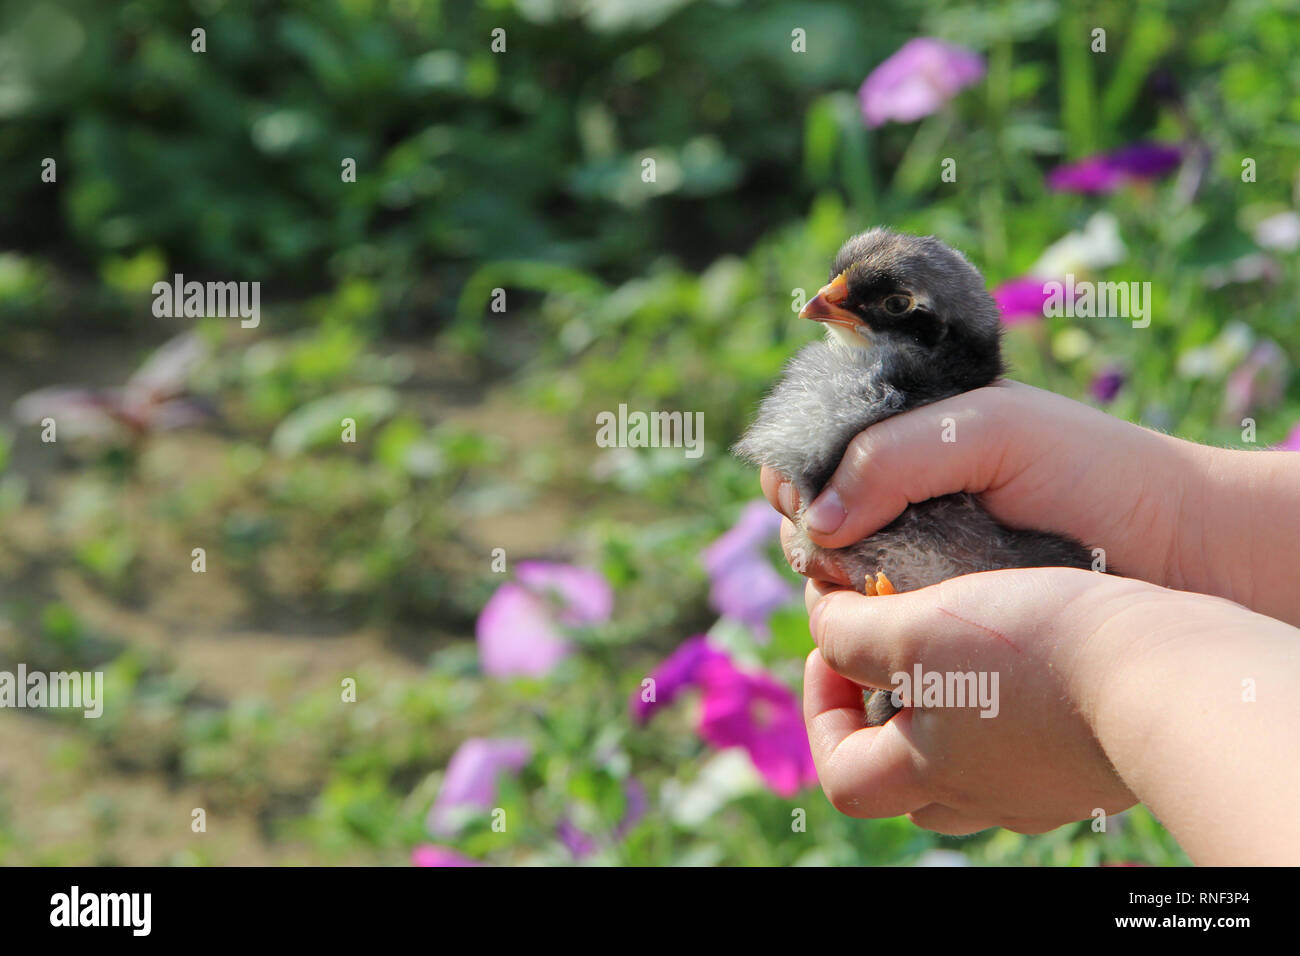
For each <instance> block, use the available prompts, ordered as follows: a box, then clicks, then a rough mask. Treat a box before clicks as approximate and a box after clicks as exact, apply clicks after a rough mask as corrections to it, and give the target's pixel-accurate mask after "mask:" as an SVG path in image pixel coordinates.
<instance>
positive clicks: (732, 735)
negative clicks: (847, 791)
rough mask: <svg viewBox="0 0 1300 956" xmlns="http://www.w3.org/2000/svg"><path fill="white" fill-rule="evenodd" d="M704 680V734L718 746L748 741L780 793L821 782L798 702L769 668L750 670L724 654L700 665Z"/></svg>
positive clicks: (757, 763)
mask: <svg viewBox="0 0 1300 956" xmlns="http://www.w3.org/2000/svg"><path fill="white" fill-rule="evenodd" d="M700 685H701V687H702V688H703V691H704V707H703V712H702V714H701V717H700V727H699V730H700V736H701V737H703V738H704V739H705V740H707V741H708V742H709V743H710V744H712V745H713V746H715V747H717V748H718V749H719V750H725V749H726V748H728V747H744V748H745V750H746V751H747V752H748V753H749V759H750V760H752V761H753V762H754V767H755V769H757V770H758V772H759V774H761V775H762V777H763V779H764V780H765V781H766V782H767V785H768V786H769V787H771V788H772V790H773V791H775V792H776V793H777V794H779V795H780V796H783V797H790V796H793V795H794V794H795V793H796V792H797V791H798V790H799V788H800V787H802V786H804V785H806V784H812V783H816V782H817V769H816V767H814V766H813V759H812V751H811V750H810V749H809V746H808V734H807V732H806V731H805V730H804V723H803V715H802V713H801V712H800V709H799V702H798V701H797V700H796V699H795V696H794V694H792V693H791V692H790V690H789V689H788V688H787V687H786V686H785V685H784V684H781V683H779V682H777V681H775V680H773V679H772V678H771V677H769V676H767V675H766V674H748V673H745V672H744V671H741V670H738V669H737V668H736V667H735V666H734V665H733V664H732V663H731V661H730V660H726V659H723V660H711V661H708V662H706V663H705V664H704V665H703V666H702V667H701V671H700Z"/></svg>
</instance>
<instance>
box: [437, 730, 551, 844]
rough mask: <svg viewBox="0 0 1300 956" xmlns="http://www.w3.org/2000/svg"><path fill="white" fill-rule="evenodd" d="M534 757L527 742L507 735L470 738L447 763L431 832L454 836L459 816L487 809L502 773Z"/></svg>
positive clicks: (491, 802)
mask: <svg viewBox="0 0 1300 956" xmlns="http://www.w3.org/2000/svg"><path fill="white" fill-rule="evenodd" d="M531 757H532V747H531V746H529V744H528V741H526V740H520V739H515V738H504V737H471V738H470V739H468V740H466V741H465V742H464V743H462V744H461V745H460V746H459V747H458V748H457V749H456V752H455V753H454V754H452V757H451V760H450V762H449V763H448V764H447V774H446V776H445V777H444V778H443V781H442V789H441V790H439V791H438V799H437V800H435V801H434V804H433V807H432V809H430V810H429V819H428V827H429V832H430V833H432V834H434V835H435V836H441V837H449V836H453V835H454V834H455V833H456V832H457V830H458V829H459V827H458V825H457V820H458V818H459V817H460V816H461V815H462V814H464V813H465V812H466V811H474V810H477V811H487V810H491V809H492V804H493V802H494V801H495V800H496V797H497V779H498V777H499V776H500V775H501V774H502V773H512V774H513V773H518V772H519V770H520V768H522V767H523V766H524V765H525V764H526V763H528V761H529V759H530V758H531Z"/></svg>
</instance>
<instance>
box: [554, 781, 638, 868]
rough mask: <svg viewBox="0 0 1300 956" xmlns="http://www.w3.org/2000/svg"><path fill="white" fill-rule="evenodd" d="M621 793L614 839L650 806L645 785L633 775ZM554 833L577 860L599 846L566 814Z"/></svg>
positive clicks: (620, 835)
mask: <svg viewBox="0 0 1300 956" xmlns="http://www.w3.org/2000/svg"><path fill="white" fill-rule="evenodd" d="M623 795H624V799H625V806H624V810H623V818H622V819H621V820H619V821H618V826H616V827H615V828H614V833H613V836H614V839H615V840H621V839H622V838H623V837H624V836H626V835H627V832H628V831H629V830H631V829H632V828H633V827H634V826H636V825H637V823H639V822H640V821H641V818H642V817H644V816H645V814H646V811H647V810H648V809H649V808H650V801H649V799H648V798H647V797H646V792H645V787H644V786H642V784H641V781H640V780H638V779H636V778H635V777H629V778H628V779H627V781H626V782H625V783H624V784H623ZM556 835H557V836H559V838H560V842H561V843H563V844H564V846H565V848H566V849H568V851H569V852H570V853H572V854H573V857H574V859H577V860H581V859H582V858H583V857H587V856H590V855H591V854H593V853H595V852H596V850H597V849H599V847H600V844H599V842H598V841H597V840H596V839H595V838H594V837H593V836H591V834H589V833H587V832H586V831H584V830H582V829H581V828H579V827H578V826H577V825H576V824H575V823H574V822H573V821H572V820H570V819H569V818H568V817H567V816H566V817H564V818H563V819H562V820H561V821H560V823H559V826H558V827H557V828H556Z"/></svg>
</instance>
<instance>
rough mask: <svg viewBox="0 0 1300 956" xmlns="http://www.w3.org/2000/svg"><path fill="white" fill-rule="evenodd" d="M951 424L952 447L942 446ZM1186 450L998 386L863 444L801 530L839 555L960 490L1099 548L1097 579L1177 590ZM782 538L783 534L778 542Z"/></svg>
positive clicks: (1186, 531) (792, 496)
mask: <svg viewBox="0 0 1300 956" xmlns="http://www.w3.org/2000/svg"><path fill="white" fill-rule="evenodd" d="M949 420H951V425H950V428H949V430H948V434H949V435H950V436H952V437H953V438H954V439H955V440H953V441H944V440H943V436H944V432H945V427H946V426H949ZM1198 448H1200V446H1196V445H1191V444H1190V443H1187V442H1181V441H1179V440H1178V439H1174V438H1170V437H1169V436H1166V435H1162V434H1159V433H1157V432H1152V431H1149V430H1147V429H1144V428H1140V427H1138V426H1136V425H1132V424H1130V423H1128V422H1125V421H1122V420H1120V419H1117V418H1113V417H1112V416H1110V415H1106V414H1105V413H1104V412H1100V411H1098V410H1097V409H1094V408H1091V407H1089V406H1087V405H1082V404H1080V403H1078V402H1075V401H1072V400H1070V399H1068V398H1064V397H1062V396H1060V395H1056V394H1054V393H1052V392H1046V391H1042V390H1040V389H1036V388H1031V387H1030V386H1027V385H1022V384H1020V383H1018V382H1009V381H1003V382H999V383H998V384H996V385H992V386H989V387H987V388H980V389H976V390H974V391H971V392H966V393H964V394H962V395H957V396H954V397H953V398H949V399H945V400H943V401H941V402H935V403H934V404H932V405H925V406H922V407H920V408H916V409H912V410H910V411H908V412H904V413H903V414H901V415H896V416H894V417H892V418H888V419H886V420H884V421H882V422H879V423H877V424H875V425H873V426H871V427H870V428H868V429H867V430H866V431H863V432H861V433H860V434H859V435H858V436H857V437H856V438H854V439H853V441H852V443H850V445H849V447H848V449H847V451H846V452H845V454H844V457H843V459H842V461H841V462H840V465H839V467H838V468H837V469H836V471H835V474H834V476H832V478H831V480H830V482H829V484H828V485H827V487H826V489H825V490H823V491H822V493H821V494H820V495H819V496H818V498H817V500H816V501H815V502H814V503H813V504H812V506H811V507H810V508H809V510H808V512H807V514H806V515H805V518H804V520H805V523H806V525H807V530H808V533H809V536H810V537H811V538H812V540H813V542H814V543H816V544H818V545H821V546H822V547H826V548H838V547H844V546H846V545H850V544H853V543H855V542H857V541H860V540H862V539H863V538H865V537H867V536H868V535H870V534H872V533H874V532H876V531H878V530H879V529H880V528H882V527H884V526H885V525H887V524H888V523H889V522H890V521H892V520H893V519H894V518H896V517H898V515H899V514H901V513H902V511H903V509H904V508H906V507H907V506H908V505H909V504H912V503H915V502H919V501H924V500H926V499H928V498H935V497H938V496H940V495H946V494H953V493H956V492H962V491H965V492H970V493H972V494H976V495H978V496H979V497H980V501H981V503H982V504H983V505H984V507H985V508H987V509H988V511H989V512H990V513H991V514H992V515H993V516H994V517H995V518H997V519H998V520H999V521H1001V522H1002V523H1003V524H1006V525H1008V526H1010V527H1018V528H1033V529H1035V530H1039V531H1052V532H1056V533H1058V534H1064V535H1068V536H1070V537H1072V538H1074V539H1076V540H1078V541H1080V542H1082V543H1083V544H1085V545H1086V546H1088V547H1103V548H1104V549H1105V558H1106V561H1107V565H1108V568H1110V569H1120V570H1121V571H1122V573H1124V574H1125V575H1127V576H1130V577H1137V578H1142V579H1143V580H1147V581H1151V582H1153V583H1156V584H1162V585H1167V586H1173V587H1181V586H1184V581H1183V579H1182V576H1181V565H1182V561H1181V558H1182V555H1183V554H1184V552H1185V550H1186V549H1185V546H1184V543H1185V542H1188V541H1191V542H1195V543H1196V544H1197V545H1198V546H1199V544H1200V542H1201V538H1200V536H1199V525H1198V523H1197V520H1196V519H1197V515H1196V514H1192V515H1187V514H1185V513H1184V512H1185V510H1186V509H1185V508H1184V501H1185V498H1186V495H1187V485H1188V480H1189V479H1188V475H1189V473H1190V471H1191V469H1190V467H1189V465H1188V464H1187V458H1188V455H1189V454H1190V450H1191V449H1198ZM761 482H762V486H763V492H764V494H765V495H766V496H767V498H768V500H769V501H770V502H771V503H772V505H773V507H775V508H776V509H777V510H778V511H780V512H782V513H783V514H784V515H785V516H786V517H787V518H791V517H793V516H794V514H795V512H796V511H797V510H798V507H799V504H800V503H799V501H798V495H797V492H796V491H795V488H794V486H793V485H792V484H791V483H790V482H788V481H785V480H784V478H783V476H781V475H779V474H777V473H775V472H773V471H771V470H770V469H764V470H763V472H762V475H761ZM792 531H793V526H791V525H788V524H787V525H786V526H785V527H784V528H783V531H782V539H783V541H788V540H789V538H790V535H791V533H792ZM787 557H788V558H790V559H791V563H792V564H793V565H794V566H795V569H796V570H798V571H800V572H801V573H805V574H807V575H808V576H810V577H814V578H822V579H824V580H828V581H835V582H836V583H840V584H845V583H847V582H845V581H839V580H837V577H838V575H837V572H836V570H835V569H834V568H831V567H823V566H821V565H819V564H813V565H811V566H806V565H803V564H802V561H803V560H804V559H805V556H803V555H796V554H792V553H790V551H789V550H787ZM813 560H814V561H815V560H816V559H815V556H814V558H813Z"/></svg>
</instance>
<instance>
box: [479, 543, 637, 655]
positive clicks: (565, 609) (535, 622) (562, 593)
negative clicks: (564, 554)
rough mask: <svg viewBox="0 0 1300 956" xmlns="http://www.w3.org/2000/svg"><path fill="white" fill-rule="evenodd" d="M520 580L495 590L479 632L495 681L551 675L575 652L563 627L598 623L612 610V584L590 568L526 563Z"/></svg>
mask: <svg viewBox="0 0 1300 956" xmlns="http://www.w3.org/2000/svg"><path fill="white" fill-rule="evenodd" d="M516 578H517V579H518V580H517V581H508V582H506V583H505V584H503V585H501V587H499V588H497V590H496V592H495V593H494V594H493V595H492V597H491V598H489V599H488V602H487V604H486V605H485V606H484V608H483V611H482V613H480V614H479V617H478V623H477V626H476V628H475V631H476V634H477V637H478V651H479V664H480V666H482V668H483V671H484V673H486V674H489V675H491V676H492V677H509V676H513V675H516V674H523V675H527V676H530V677H541V676H544V675H546V674H548V673H549V672H550V671H551V669H552V668H554V667H555V665H556V664H558V663H559V662H560V661H561V660H562V659H563V658H564V657H565V656H567V655H568V653H569V651H570V649H571V648H570V644H569V641H568V639H567V638H566V637H565V635H564V633H563V628H565V627H582V626H585V625H590V624H598V623H600V622H601V621H605V620H608V619H609V615H610V613H611V611H612V610H613V606H614V592H613V591H612V590H610V587H609V583H608V582H607V581H606V580H605V579H604V578H603V577H601V575H600V574H599V573H597V572H595V571H591V570H589V569H587V568H579V567H574V566H572V565H567V564H551V563H548V562H543V561H523V562H520V564H519V567H518V569H517V571H516Z"/></svg>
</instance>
